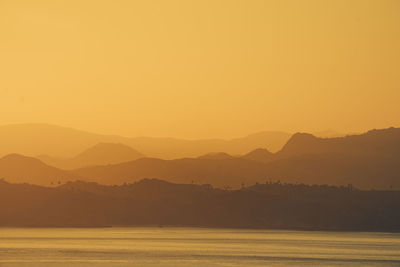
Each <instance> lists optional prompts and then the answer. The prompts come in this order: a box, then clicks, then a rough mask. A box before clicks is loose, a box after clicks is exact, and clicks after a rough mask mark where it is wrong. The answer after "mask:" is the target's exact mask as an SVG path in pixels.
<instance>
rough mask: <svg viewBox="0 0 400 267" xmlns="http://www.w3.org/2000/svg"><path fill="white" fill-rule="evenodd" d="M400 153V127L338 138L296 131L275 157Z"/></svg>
mask: <svg viewBox="0 0 400 267" xmlns="http://www.w3.org/2000/svg"><path fill="white" fill-rule="evenodd" d="M327 153H335V154H347V155H363V156H366V155H382V156H387V157H396V156H398V155H400V128H388V129H380V130H371V131H368V132H366V133H364V134H358V135H348V136H345V137H336V138H319V137H315V136H314V135H312V134H308V133H296V134H294V135H293V136H292V137H291V138H290V139H289V141H288V142H287V143H286V144H285V145H284V146H283V148H282V149H281V150H280V151H279V152H277V153H276V155H275V157H276V158H277V159H279V158H288V157H292V156H299V155H304V154H327Z"/></svg>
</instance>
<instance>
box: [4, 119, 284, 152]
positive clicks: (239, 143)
mask: <svg viewBox="0 0 400 267" xmlns="http://www.w3.org/2000/svg"><path fill="white" fill-rule="evenodd" d="M290 136H291V134H289V133H285V132H278V131H271V132H268V131H266V132H260V133H256V134H252V135H249V136H246V137H243V138H236V139H232V140H222V139H202V140H184V139H177V138H152V137H132V138H131V137H122V136H117V135H100V134H94V133H89V132H85V131H80V130H75V129H72V128H66V127H60V126H54V125H48V124H13V125H4V126H0V156H4V155H7V154H10V153H18V154H23V155H27V156H37V155H48V156H50V157H51V158H71V157H75V156H76V155H77V154H78V153H81V152H82V151H83V150H85V149H87V148H89V147H93V146H95V145H97V144H98V143H116V144H124V145H127V146H130V147H131V148H133V149H135V150H137V151H139V152H140V153H142V154H144V155H146V156H148V157H156V158H162V159H176V158H183V157H198V156H199V155H203V154H207V153H210V152H217V151H222V152H225V153H229V154H232V155H240V154H244V153H247V152H248V151H250V150H253V149H256V148H260V147H263V148H267V149H268V150H270V151H273V152H275V151H278V150H280V149H281V148H282V146H283V145H284V144H285V143H286V142H287V140H288V139H289V138H290ZM42 158H43V157H42Z"/></svg>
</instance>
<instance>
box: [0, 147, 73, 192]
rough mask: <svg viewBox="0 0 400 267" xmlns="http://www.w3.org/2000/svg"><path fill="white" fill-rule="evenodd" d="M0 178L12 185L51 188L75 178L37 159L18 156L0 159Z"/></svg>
mask: <svg viewBox="0 0 400 267" xmlns="http://www.w3.org/2000/svg"><path fill="white" fill-rule="evenodd" d="M0 178H3V179H5V180H6V181H8V182H12V183H30V184H37V185H45V186H52V185H56V184H58V183H59V182H61V183H65V182H67V181H71V180H75V179H76V178H77V176H76V175H75V174H73V173H71V172H68V171H63V170H60V169H57V168H55V167H51V166H49V165H46V164H44V163H43V162H41V161H40V160H38V159H35V158H31V157H26V156H22V155H18V154H10V155H7V156H5V157H3V158H0Z"/></svg>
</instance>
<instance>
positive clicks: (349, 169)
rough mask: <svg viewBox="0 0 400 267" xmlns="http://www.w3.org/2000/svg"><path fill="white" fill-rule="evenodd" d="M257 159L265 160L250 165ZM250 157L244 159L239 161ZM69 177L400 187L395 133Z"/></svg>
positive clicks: (140, 163)
mask: <svg viewBox="0 0 400 267" xmlns="http://www.w3.org/2000/svg"><path fill="white" fill-rule="evenodd" d="M260 154H263V158H262V159H265V158H266V160H265V161H264V160H259V161H254V158H255V156H254V155H256V156H259V155H260ZM246 157H247V158H248V159H249V157H250V158H252V159H253V160H248V159H245V158H246ZM74 173H76V174H77V175H79V176H81V177H85V178H87V179H92V180H96V181H98V182H100V183H105V184H121V183H124V182H133V181H135V180H139V179H142V178H162V179H166V180H168V181H172V182H176V183H190V182H192V181H193V182H195V183H201V184H203V183H204V184H212V185H214V186H218V187H225V186H234V187H240V186H241V184H242V183H245V184H246V185H248V184H254V183H256V182H259V183H264V182H265V181H269V180H275V181H276V180H281V181H282V182H293V183H296V182H298V183H310V184H332V185H342V184H353V185H354V186H356V187H359V188H363V189H371V188H374V189H386V190H389V189H399V188H400V178H399V177H400V129H395V128H389V129H383V130H373V131H369V132H367V133H365V134H361V135H353V136H346V137H340V138H318V137H315V136H313V135H311V134H305V133H298V134H295V135H293V137H292V138H291V139H290V140H289V141H288V142H287V144H286V145H285V146H284V147H283V149H282V150H281V151H279V152H277V153H275V154H272V155H270V154H269V153H267V152H265V151H262V150H256V151H253V152H251V153H250V156H249V154H247V155H246V156H244V157H242V158H235V157H233V158H225V159H218V160H216V159H212V158H208V159H207V158H206V159H204V158H186V159H176V160H160V159H153V158H143V159H139V160H136V161H132V162H126V163H122V164H115V165H110V166H95V167H88V168H83V169H78V170H75V171H74Z"/></svg>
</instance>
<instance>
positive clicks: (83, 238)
mask: <svg viewBox="0 0 400 267" xmlns="http://www.w3.org/2000/svg"><path fill="white" fill-rule="evenodd" d="M0 266H1V267H8V266H13V267H19V266H23V267H36V266H40V267H41V266H45V267H46V266H56V267H61V266H87V267H89V266H107V267H108V266H110V267H114V266H115V267H117V266H118V267H119V266H144V267H147V266H400V234H399V233H370V232H324V231H286V230H250V229H249V230H247V229H213V228H211V229H210V228H186V227H182V228H180V227H109V228H0Z"/></svg>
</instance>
